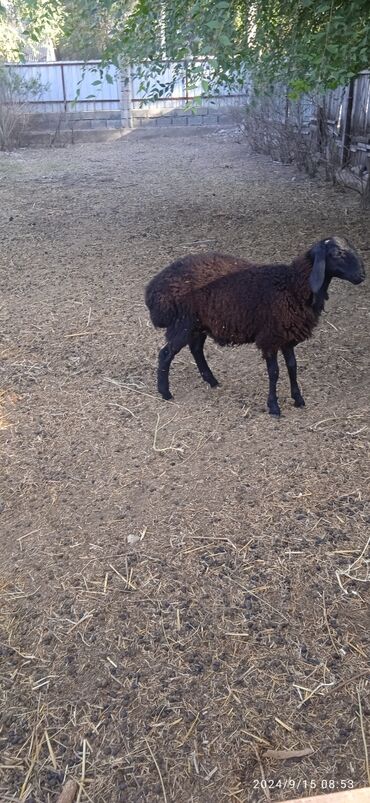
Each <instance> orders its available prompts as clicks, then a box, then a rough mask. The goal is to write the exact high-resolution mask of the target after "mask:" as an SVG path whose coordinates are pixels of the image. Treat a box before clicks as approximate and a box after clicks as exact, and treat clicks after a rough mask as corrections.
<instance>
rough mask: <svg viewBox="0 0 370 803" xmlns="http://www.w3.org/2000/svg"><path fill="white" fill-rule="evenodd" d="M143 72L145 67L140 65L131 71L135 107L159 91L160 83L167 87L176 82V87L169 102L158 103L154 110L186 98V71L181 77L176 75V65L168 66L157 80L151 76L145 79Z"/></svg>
mask: <svg viewBox="0 0 370 803" xmlns="http://www.w3.org/2000/svg"><path fill="white" fill-rule="evenodd" d="M142 70H143V67H141V66H140V65H138V66H135V67H133V68H132V70H131V95H132V100H133V103H134V107H135V106H137V105H138V104H139V105H140V103H141V102H142V101H144V100H145V98H146V97H147V96H148V95H149V97H150V95H151V93H152V92H154V90H155V89H157V87H158V82H160V83H161V84H163V85H166V84H169V83H170V82H172V81H174V85H173V89H172V91H171V95H170V96H169V97H168V100H161V101H158V102H157V103H155V104H154V108H155V107H156V106H158V108H162V107H163V106H165V105H166V107H168V105H169V102H170V101H172V100H176V99H177V100H179V99H180V98H182V97H184V96H185V92H186V87H185V69H184V70H183V71H182V72H181V73H180V74H179V75H176V72H175V70H176V67H175V65H174V64H166V65H165V67H164V69H163V70H162V72H161V73H159V75H158V76H157V77H156V78H152V77H151V76H149V77H147V76H145V77H143V75H142ZM164 97H166V95H164Z"/></svg>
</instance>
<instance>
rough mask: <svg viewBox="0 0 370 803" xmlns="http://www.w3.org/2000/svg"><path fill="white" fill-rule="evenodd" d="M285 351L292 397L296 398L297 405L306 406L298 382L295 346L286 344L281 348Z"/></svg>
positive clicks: (295, 404)
mask: <svg viewBox="0 0 370 803" xmlns="http://www.w3.org/2000/svg"><path fill="white" fill-rule="evenodd" d="M281 350H282V352H283V356H284V360H285V364H286V367H287V369H288V374H289V381H290V392H291V396H292V399H294V406H295V407H304V406H305V402H304V398H303V396H302V393H301V391H300V388H299V385H298V382H297V361H296V358H295V354H294V348H293V346H285V347H284V348H282V349H281Z"/></svg>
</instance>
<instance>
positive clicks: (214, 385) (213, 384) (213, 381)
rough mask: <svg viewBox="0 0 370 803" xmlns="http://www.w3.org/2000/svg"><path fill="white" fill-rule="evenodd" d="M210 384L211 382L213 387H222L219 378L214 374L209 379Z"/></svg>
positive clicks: (210, 384)
mask: <svg viewBox="0 0 370 803" xmlns="http://www.w3.org/2000/svg"><path fill="white" fill-rule="evenodd" d="M208 384H209V386H210V387H211V388H219V387H220V383H219V382H218V381H217V379H216V378H215V377H214V376H213V377H212V379H210V380H209V383H208Z"/></svg>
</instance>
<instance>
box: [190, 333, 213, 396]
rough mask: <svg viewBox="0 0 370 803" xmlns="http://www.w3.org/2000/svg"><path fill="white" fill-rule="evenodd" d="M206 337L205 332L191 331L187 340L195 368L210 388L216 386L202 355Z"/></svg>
mask: <svg viewBox="0 0 370 803" xmlns="http://www.w3.org/2000/svg"><path fill="white" fill-rule="evenodd" d="M206 337H207V335H206V334H205V332H193V334H192V336H191V338H190V341H189V348H190V351H191V353H192V355H193V357H194V360H195V362H196V364H197V368H198V371H199V373H200V375H201V377H202V379H204V381H205V382H207V383H208V385H210V386H211V388H217V387H218V382H217V379H216V377H215V376H213V373H212V371H211V369H210V367H209V365H208V363H207V360H206V358H205V356H204V351H203V346H204V344H205V342H206Z"/></svg>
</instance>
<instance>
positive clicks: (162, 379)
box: [157, 322, 189, 401]
mask: <svg viewBox="0 0 370 803" xmlns="http://www.w3.org/2000/svg"><path fill="white" fill-rule="evenodd" d="M166 336H167V343H166V345H165V346H163V348H162V349H161V350H160V352H159V355H158V371H157V388H158V392H159V393H160V394H161V396H162V398H163V399H165V400H166V401H169V400H170V399H173V396H172V393H171V391H170V386H169V371H170V367H171V363H172V360H173V358H174V357H176V354H178V353H179V351H181V349H183V348H184V346H186V345H187V344H188V342H189V326H188V325H187V324H186V323H185V322H183V323H182V324H181V325H177V326H175V327H171V328H169V329H167V332H166Z"/></svg>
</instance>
